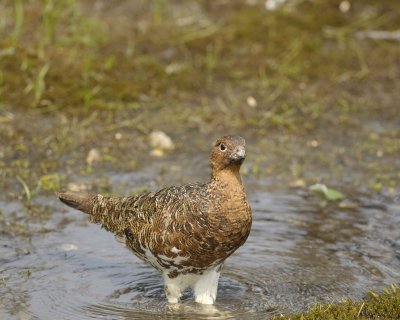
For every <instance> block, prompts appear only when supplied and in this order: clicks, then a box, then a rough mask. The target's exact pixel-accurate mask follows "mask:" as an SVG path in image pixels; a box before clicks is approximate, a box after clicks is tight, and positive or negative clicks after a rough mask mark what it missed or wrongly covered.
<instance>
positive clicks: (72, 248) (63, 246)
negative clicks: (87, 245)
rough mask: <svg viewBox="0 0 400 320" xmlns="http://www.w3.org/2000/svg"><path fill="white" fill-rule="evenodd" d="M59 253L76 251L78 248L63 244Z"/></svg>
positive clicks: (70, 244)
mask: <svg viewBox="0 0 400 320" xmlns="http://www.w3.org/2000/svg"><path fill="white" fill-rule="evenodd" d="M60 250H61V251H76V250H78V247H77V246H76V245H74V244H72V243H64V244H63V245H61V246H60Z"/></svg>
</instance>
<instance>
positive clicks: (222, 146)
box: [219, 143, 226, 151]
mask: <svg viewBox="0 0 400 320" xmlns="http://www.w3.org/2000/svg"><path fill="white" fill-rule="evenodd" d="M219 149H220V150H221V151H226V145H224V144H223V143H221V144H220V145H219Z"/></svg>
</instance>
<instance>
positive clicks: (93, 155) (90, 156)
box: [86, 148, 100, 164]
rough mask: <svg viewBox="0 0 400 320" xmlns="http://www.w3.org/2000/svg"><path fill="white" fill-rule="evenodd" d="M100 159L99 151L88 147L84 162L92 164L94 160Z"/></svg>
mask: <svg viewBox="0 0 400 320" xmlns="http://www.w3.org/2000/svg"><path fill="white" fill-rule="evenodd" d="M98 161H100V152H99V150H97V149H94V148H93V149H90V151H89V152H88V155H87V156H86V163H87V164H93V163H94V162H98Z"/></svg>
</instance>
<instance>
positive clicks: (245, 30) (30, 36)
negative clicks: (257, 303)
mask: <svg viewBox="0 0 400 320" xmlns="http://www.w3.org/2000/svg"><path fill="white" fill-rule="evenodd" d="M260 6H261V7H262V4H261V2H260V4H258V5H247V4H244V2H241V1H232V2H230V3H229V4H225V3H222V2H221V3H214V2H213V3H210V2H208V1H199V2H187V4H185V5H183V4H180V3H179V4H175V3H174V2H167V1H155V2H154V3H150V2H149V3H140V4H136V5H135V6H134V7H130V6H129V4H128V3H122V4H115V5H107V4H103V5H98V6H92V5H90V4H89V2H87V3H86V2H85V1H76V0H61V1H54V0H46V1H31V2H24V1H17V0H15V1H6V2H4V3H3V4H2V7H1V10H0V19H1V20H2V21H4V22H3V23H2V24H1V25H0V35H1V37H0V39H2V40H0V70H1V73H0V93H1V95H0V112H1V113H0V121H1V123H2V126H1V129H0V142H1V144H2V145H5V146H6V147H5V150H4V153H3V154H2V157H1V160H2V161H3V162H4V164H5V167H4V168H2V169H1V172H0V175H1V177H2V179H0V180H1V182H0V183H1V184H2V185H3V186H4V187H7V188H10V187H11V188H14V187H16V186H18V183H17V181H16V180H15V176H17V175H18V176H20V177H21V178H22V179H23V181H25V183H26V185H29V186H35V188H37V187H38V186H39V185H41V184H42V185H43V183H42V182H43V179H45V180H46V177H48V176H58V177H59V179H64V175H65V172H66V170H65V169H71V168H73V170H71V171H72V172H75V173H76V174H79V175H82V174H91V173H92V172H94V171H98V170H101V169H105V168H108V169H110V168H113V169H116V170H130V169H132V165H130V164H131V163H135V164H138V165H137V166H136V165H135V168H140V163H143V162H144V161H146V159H147V157H148V153H149V147H148V143H147V135H148V133H149V132H150V131H151V130H153V129H154V128H155V129H160V130H164V131H166V132H167V133H168V134H170V135H171V136H172V138H173V139H176V140H177V141H178V152H179V153H181V152H191V151H192V150H193V147H195V148H200V149H201V150H203V151H206V149H207V148H206V147H205V146H204V142H203V141H204V140H205V139H206V138H205V137H207V139H208V137H210V139H211V137H214V136H216V135H217V134H220V133H225V132H241V133H242V134H243V135H245V136H247V137H248V139H249V140H250V141H251V142H252V143H253V145H254V144H255V145H256V147H255V148H254V150H252V158H253V161H252V159H250V161H249V165H251V166H254V168H251V170H249V172H250V173H256V174H257V175H258V176H266V175H272V176H279V177H280V178H283V180H285V181H288V182H290V181H291V180H295V179H303V180H304V181H305V182H306V184H312V183H315V182H319V181H325V182H326V183H329V184H330V185H332V184H333V185H337V184H340V181H342V180H343V178H345V177H346V176H347V175H348V173H349V172H351V173H352V176H353V177H354V179H352V187H354V186H355V187H357V188H362V189H369V190H371V191H373V192H385V193H388V194H391V193H394V191H395V190H396V189H397V188H398V186H399V181H400V176H399V175H398V174H396V173H395V172H397V171H398V170H397V171H396V170H394V169H393V168H397V166H398V162H396V159H397V158H398V155H399V154H400V142H399V135H400V133H399V128H398V126H396V121H395V120H396V117H398V111H397V104H396V101H397V100H398V98H399V97H398V92H400V90H399V88H398V83H399V82H398V81H396V78H398V73H396V72H395V71H394V70H395V68H396V67H395V66H396V65H397V61H398V60H397V59H398V55H399V50H400V49H399V46H398V44H396V43H395V42H389V41H371V40H368V39H366V40H360V39H359V38H358V37H357V32H359V31H364V30H368V29H373V28H375V29H385V30H392V29H393V28H394V27H395V26H397V25H398V24H399V22H400V15H399V14H396V12H400V11H399V9H400V8H399V6H400V5H399V4H398V3H397V2H393V1H389V0H387V1H380V2H379V3H376V2H374V1H361V0H360V1H353V2H352V7H351V10H350V11H349V12H346V13H345V12H341V11H340V10H339V2H338V1H318V2H307V1H305V2H299V3H297V4H287V5H286V6H283V7H282V8H281V9H279V10H276V11H273V12H268V11H265V10H260ZM321 13H323V14H321ZM390 66H393V68H392V69H393V71H390V70H392V69H391V67H390ZM383 110H384V112H382V111H383ZM369 124H370V125H369ZM376 125H378V127H374V126H376ZM379 125H380V126H383V127H380V126H379ZM216 128H217V131H216ZM193 130H195V131H193ZM197 131H200V132H202V135H201V136H202V138H201V139H198V140H199V141H197V140H196V141H193V142H192V143H191V144H190V145H191V147H186V146H187V144H186V143H183V141H185V139H187V137H189V136H190V135H191V134H192V132H197ZM116 136H119V137H122V138H120V139H118V141H116V139H115V137H116ZM132 137H134V139H132ZM200 140H201V141H200ZM304 141H309V142H308V143H307V145H304ZM92 147H98V148H99V150H100V152H101V154H102V160H101V161H99V163H97V164H96V166H95V168H93V167H92V166H91V165H90V166H87V165H86V164H85V161H84V159H85V156H86V153H87V152H88V151H89V150H90V149H91V148H92ZM126 150H135V152H128V154H129V159H128V160H127V161H121V160H120V159H123V158H124V157H125V156H126V154H127V152H126ZM350 150H351V152H350ZM266 154H267V156H266ZM282 159H287V161H282ZM360 160H364V161H360ZM294 168H295V169H294ZM13 186H14V187H13ZM53 187H55V186H53ZM53 187H48V186H47V185H46V183H45V186H44V187H43V188H42V190H52V189H53ZM20 190H21V191H22V192H25V194H26V191H23V190H22V189H20Z"/></svg>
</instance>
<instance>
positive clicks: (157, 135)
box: [150, 131, 175, 151]
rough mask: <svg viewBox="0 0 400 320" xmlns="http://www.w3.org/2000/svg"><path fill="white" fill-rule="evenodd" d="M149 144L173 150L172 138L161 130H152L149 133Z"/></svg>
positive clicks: (161, 148)
mask: <svg viewBox="0 0 400 320" xmlns="http://www.w3.org/2000/svg"><path fill="white" fill-rule="evenodd" d="M150 145H151V146H152V147H153V148H154V149H160V150H166V151H167V150H173V149H174V148H175V145H174V143H173V142H172V139H171V138H170V137H169V136H168V135H167V134H166V133H165V132H163V131H153V132H152V133H150Z"/></svg>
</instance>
